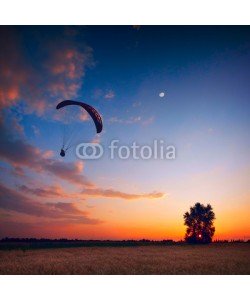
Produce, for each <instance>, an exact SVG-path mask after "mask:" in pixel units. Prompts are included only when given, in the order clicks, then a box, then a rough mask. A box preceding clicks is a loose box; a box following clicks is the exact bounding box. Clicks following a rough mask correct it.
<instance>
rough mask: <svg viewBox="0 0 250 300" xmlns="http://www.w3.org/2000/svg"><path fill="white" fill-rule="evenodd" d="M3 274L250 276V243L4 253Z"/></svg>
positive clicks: (1, 253)
mask: <svg viewBox="0 0 250 300" xmlns="http://www.w3.org/2000/svg"><path fill="white" fill-rule="evenodd" d="M0 274H89V275H92V274H107V275H108V274H132V275H133V274H134V275H137V274H138V275H139V274H145V275H146V274H152V275H153V274H250V244H249V243H235V244H211V245H195V246H192V245H169V246H139V247H78V248H63V249H36V250H26V251H23V250H7V251H6V250H1V251H0Z"/></svg>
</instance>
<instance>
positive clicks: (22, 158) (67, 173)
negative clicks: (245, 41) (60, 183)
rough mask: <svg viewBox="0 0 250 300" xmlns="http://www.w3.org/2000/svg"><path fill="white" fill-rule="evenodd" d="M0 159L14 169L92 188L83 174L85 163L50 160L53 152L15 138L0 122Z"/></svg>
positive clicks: (91, 184)
mask: <svg viewBox="0 0 250 300" xmlns="http://www.w3.org/2000/svg"><path fill="white" fill-rule="evenodd" d="M0 143H1V147H0V157H1V158H2V159H3V160H5V161H7V162H8V163H10V164H11V165H12V166H13V168H17V167H19V168H23V167H27V168H29V169H32V170H35V171H36V172H45V173H49V174H51V175H54V176H56V177H57V178H61V179H63V180H65V181H68V182H70V183H73V184H77V185H81V186H87V187H91V186H94V185H93V183H91V182H89V181H88V180H87V179H86V177H85V176H84V175H82V172H83V162H82V161H78V162H75V163H71V162H61V161H58V160H56V159H53V158H50V157H49V156H48V154H51V152H44V153H43V152H41V151H40V150H39V149H38V148H36V147H34V146H32V145H31V144H29V143H28V142H27V141H26V140H25V139H18V138H14V137H13V135H12V134H11V133H10V132H8V130H7V128H6V127H5V126H4V124H3V121H2V120H0Z"/></svg>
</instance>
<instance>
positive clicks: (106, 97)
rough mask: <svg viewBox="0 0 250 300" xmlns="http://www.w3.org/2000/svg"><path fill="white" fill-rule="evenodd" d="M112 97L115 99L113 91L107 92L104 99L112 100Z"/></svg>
mask: <svg viewBox="0 0 250 300" xmlns="http://www.w3.org/2000/svg"><path fill="white" fill-rule="evenodd" d="M114 97H115V92H114V91H113V90H109V91H108V92H107V93H106V94H105V96H104V98H105V99H107V100H110V99H113V98H114Z"/></svg>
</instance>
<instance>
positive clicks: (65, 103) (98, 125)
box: [56, 100, 102, 133]
mask: <svg viewBox="0 0 250 300" xmlns="http://www.w3.org/2000/svg"><path fill="white" fill-rule="evenodd" d="M68 105H79V106H81V107H82V108H84V109H85V110H86V111H87V112H88V113H89V115H90V116H91V118H92V120H93V121H94V123H95V127H96V133H100V132H101V131H102V118H101V116H100V114H99V113H98V111H97V110H96V109H94V107H92V106H90V105H88V104H86V103H83V102H79V101H74V100H64V101H62V102H60V103H59V104H57V106H56V109H60V108H62V107H65V106H68Z"/></svg>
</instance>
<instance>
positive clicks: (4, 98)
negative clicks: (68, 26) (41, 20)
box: [0, 26, 93, 115]
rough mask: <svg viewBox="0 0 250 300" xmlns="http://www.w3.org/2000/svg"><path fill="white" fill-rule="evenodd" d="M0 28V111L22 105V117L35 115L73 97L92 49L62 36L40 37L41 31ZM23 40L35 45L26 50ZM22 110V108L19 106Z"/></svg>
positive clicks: (90, 62)
mask: <svg viewBox="0 0 250 300" xmlns="http://www.w3.org/2000/svg"><path fill="white" fill-rule="evenodd" d="M21 30H23V29H19V28H17V27H14V28H13V27H4V26H3V27H1V28H0V38H1V40H4V43H3V44H2V45H1V49H0V52H1V55H0V65H1V68H0V108H4V107H11V106H13V105H16V104H18V103H19V102H20V101H22V104H26V105H25V106H24V108H22V109H24V110H25V113H32V112H36V113H37V114H39V115H42V114H44V112H45V111H47V110H50V109H52V108H54V107H55V104H56V103H57V101H58V99H65V98H73V97H76V96H77V94H78V91H79V90H80V89H81V87H82V82H83V80H82V79H83V77H84V75H85V70H86V68H87V67H90V66H91V65H93V56H92V49H91V48H90V47H87V46H82V45H80V44H78V43H77V41H76V39H75V38H74V37H73V36H72V37H69V36H68V37H67V39H66V38H65V35H64V34H65V33H64V32H58V33H57V35H56V43H55V36H54V35H53V34H51V35H50V36H48V35H44V33H43V29H41V27H37V28H36V29H34V28H33V30H32V31H30V32H29V35H27V31H25V30H24V32H22V33H20V31H21ZM58 30H61V29H58ZM27 39H31V40H33V39H34V41H35V42H36V43H37V45H36V47H33V48H32V51H33V53H32V57H33V58H35V59H31V57H30V55H29V54H30V49H27V48H26V47H27V44H28V43H27ZM22 107H23V105H22Z"/></svg>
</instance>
